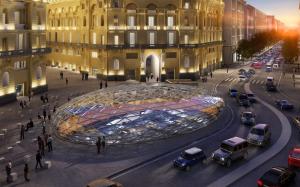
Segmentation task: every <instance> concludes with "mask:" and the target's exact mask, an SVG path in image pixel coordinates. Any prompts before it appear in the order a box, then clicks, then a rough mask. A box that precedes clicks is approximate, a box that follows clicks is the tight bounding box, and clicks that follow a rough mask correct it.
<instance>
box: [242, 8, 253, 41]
mask: <svg viewBox="0 0 300 187" xmlns="http://www.w3.org/2000/svg"><path fill="white" fill-rule="evenodd" d="M244 24H245V32H244V34H245V36H244V38H245V39H247V40H250V39H251V38H252V36H253V35H254V34H255V7H253V6H251V5H249V4H247V5H246V6H245V22H244Z"/></svg>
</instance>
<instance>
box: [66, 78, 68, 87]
mask: <svg viewBox="0 0 300 187" xmlns="http://www.w3.org/2000/svg"><path fill="white" fill-rule="evenodd" d="M68 84H69V79H68V78H67V77H66V85H67V86H68Z"/></svg>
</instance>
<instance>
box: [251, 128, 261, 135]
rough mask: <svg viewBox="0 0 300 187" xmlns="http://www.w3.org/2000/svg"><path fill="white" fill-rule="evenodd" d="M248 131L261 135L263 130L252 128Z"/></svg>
mask: <svg viewBox="0 0 300 187" xmlns="http://www.w3.org/2000/svg"><path fill="white" fill-rule="evenodd" d="M250 133H251V134H256V135H260V136H262V135H264V130H263V129H256V128H253V129H252V130H251V132H250Z"/></svg>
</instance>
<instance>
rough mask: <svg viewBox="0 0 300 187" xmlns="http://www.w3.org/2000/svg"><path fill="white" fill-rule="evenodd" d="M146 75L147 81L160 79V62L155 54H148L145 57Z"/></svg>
mask: <svg viewBox="0 0 300 187" xmlns="http://www.w3.org/2000/svg"><path fill="white" fill-rule="evenodd" d="M145 69H146V71H145V72H146V77H147V78H149V81H153V82H154V81H156V80H157V78H158V80H160V63H159V58H158V57H157V56H155V55H150V56H148V57H147V58H146V68H145Z"/></svg>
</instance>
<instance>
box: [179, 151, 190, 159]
mask: <svg viewBox="0 0 300 187" xmlns="http://www.w3.org/2000/svg"><path fill="white" fill-rule="evenodd" d="M181 157H182V158H184V159H186V160H192V159H193V155H191V154H188V153H186V152H183V153H181Z"/></svg>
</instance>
